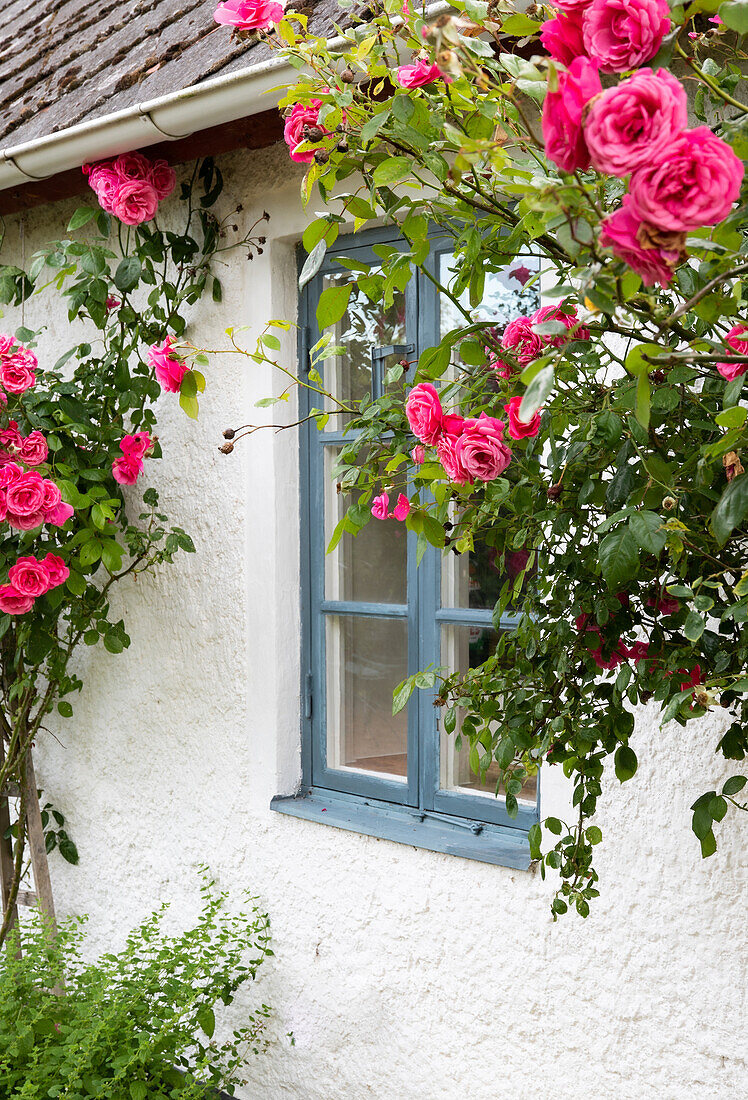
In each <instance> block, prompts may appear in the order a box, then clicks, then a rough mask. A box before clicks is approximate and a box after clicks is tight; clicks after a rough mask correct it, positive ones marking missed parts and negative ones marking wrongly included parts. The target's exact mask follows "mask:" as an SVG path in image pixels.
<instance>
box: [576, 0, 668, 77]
mask: <svg viewBox="0 0 748 1100" xmlns="http://www.w3.org/2000/svg"><path fill="white" fill-rule="evenodd" d="M582 30H583V34H584V45H585V48H586V50H587V53H588V54H589V56H590V57H591V58H592V60H593V61H595V62H597V64H598V65H599V66H600V68H601V69H602V70H603V72H606V73H625V72H627V71H628V70H629V69H636V68H638V66H639V65H642V64H643V63H644V62H645V61H650V60H651V59H652V58H653V57H654V55H655V54H656V53H657V51H658V50H659V48H660V44H661V42H662V40H663V38H664V37H665V35H666V34H667V32H668V31H669V30H670V8H669V6H668V2H667V0H592V3H591V4H590V5H589V7H588V8H587V9H586V11H585V13H584V20H583V23H582Z"/></svg>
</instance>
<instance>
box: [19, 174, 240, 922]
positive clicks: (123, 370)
mask: <svg viewBox="0 0 748 1100" xmlns="http://www.w3.org/2000/svg"><path fill="white" fill-rule="evenodd" d="M114 167H115V168H116V169H117V172H118V173H119V175H118V176H117V178H118V179H119V181H120V182H119V183H118V185H117V186H118V187H120V189H122V188H124V189H125V191H126V195H127V196H129V198H128V200H127V202H125V200H124V199H122V201H121V203H120V205H119V206H118V205H117V203H116V202H115V203H114V204H112V203H111V202H110V201H109V199H108V198H106V196H104V195H103V193H101V194H100V193H99V192H98V191H97V196H98V197H99V199H100V200H102V199H103V202H102V203H101V206H100V207H98V206H82V207H80V208H79V209H77V210H76V211H75V212H74V214H73V215H72V218H71V220H70V223H69V225H68V227H67V230H68V231H67V236H66V237H65V238H63V239H61V240H58V241H53V242H51V243H50V244H49V245H47V246H46V247H45V248H43V249H42V250H41V251H39V252H38V253H37V254H36V255H35V256H34V257H33V258H32V261H31V264H30V267H29V270H28V271H24V270H22V269H20V268H18V267H15V266H9V265H4V266H1V267H0V300H1V301H2V302H3V303H4V304H6V305H7V304H11V305H15V306H19V305H23V307H24V312H25V318H26V323H25V324H24V326H23V327H22V328H19V329H17V330H16V332H15V333H13V334H7V335H2V336H0V390H2V393H0V748H1V749H2V751H1V752H0V789H2V788H3V787H4V786H5V785H6V783H8V782H9V781H12V782H15V783H16V784H18V786H19V787H20V789H21V798H20V802H18V803H16V805H17V808H18V811H19V812H18V818H17V820H22V819H23V815H24V810H25V796H24V794H23V792H24V790H25V779H26V772H27V766H28V765H27V759H28V757H27V754H28V752H29V750H30V747H31V745H32V744H33V742H34V740H35V739H36V738H37V737H38V736H39V735H40V733H41V731H43V730H44V729H45V721H47V722H48V721H49V718H48V716H49V714H50V713H51V712H52V711H53V710H56V711H57V713H58V714H59V715H60V716H61V717H63V718H70V717H71V716H72V714H73V706H72V703H71V698H72V697H73V696H74V695H75V693H76V692H78V691H80V690H81V688H82V686H83V684H82V681H81V679H80V676H79V671H80V668H81V665H80V662H77V663H76V664H75V665H74V666H73V665H72V664H71V658H72V657H73V655H74V653H75V651H76V649H77V648H78V647H79V646H80V645H81V644H85V645H87V646H93V645H96V644H97V643H99V642H103V644H104V646H105V648H106V649H107V650H108V651H109V652H110V653H113V654H116V653H121V652H122V651H123V649H125V648H126V647H127V646H129V645H130V638H129V637H128V634H127V631H126V628H125V624H124V621H123V620H122V619H121V618H119V617H118V615H117V614H116V613H115V612H114V611H113V609H112V607H111V605H110V595H111V589H112V587H113V586H114V585H115V584H117V583H118V582H120V581H121V580H123V579H124V578H125V577H128V576H130V575H136V576H137V575H139V574H141V573H143V572H145V571H148V570H152V569H154V568H155V567H157V566H159V565H162V564H165V563H171V562H173V561H174V559H175V556H176V555H177V553H178V552H179V551H180V550H182V551H187V552H188V553H192V552H193V551H194V546H193V543H192V539H191V538H190V536H189V535H188V534H187V533H186V532H185V531H184V530H182V528H181V527H178V526H174V525H169V519H168V516H167V515H165V514H164V512H163V511H162V510H161V508H160V506H159V500H158V493H157V492H156V490H155V489H154V488H144V486H143V484H142V482H141V483H140V484H137V483H138V481H139V478H141V476H142V475H143V473H144V470H145V465H146V463H148V464H150V463H152V462H154V461H155V460H158V459H160V458H161V457H162V451H161V445H160V443H159V441H158V437H157V435H156V434H155V427H156V411H155V408H154V403H155V402H156V400H157V399H158V398H159V397H160V396H161V394H162V390H163V391H168V392H169V393H176V392H177V391H179V396H178V397H176V398H168V399H169V400H178V401H179V402H180V404H181V405H182V407H183V408H184V410H185V411H186V412H187V413H188V414H189V415H191V416H196V415H197V393H198V391H200V390H201V389H202V388H203V386H204V381H203V378H202V375H201V374H200V373H199V372H198V371H197V370H195V369H193V367H192V366H191V365H190V364H193V365H194V363H195V361H196V354H195V352H194V349H190V346H189V345H187V344H186V343H185V342H184V337H183V334H184V330H185V325H186V321H187V316H188V311H189V308H190V306H192V305H193V304H194V303H196V302H197V301H198V300H199V299H200V297H201V295H202V294H203V293H204V292H205V291H206V289H208V290H212V293H213V298H214V299H215V300H220V284H219V283H218V281H217V280H216V278H215V276H214V275H213V271H212V262H213V259H214V257H215V255H216V253H218V252H220V251H223V250H224V249H225V248H227V247H231V246H233V245H238V244H241V245H245V246H246V247H249V248H250V249H251V248H252V247H253V243H252V240H251V239H248V238H245V239H244V240H237V239H236V237H237V235H236V234H233V231H232V229H231V227H230V226H227V225H225V224H223V223H222V222H221V221H219V219H218V218H217V217H216V216H215V214H214V213H213V211H212V209H211V208H212V207H213V205H214V204H215V202H216V200H217V198H218V196H219V194H220V192H221V187H222V182H221V177H220V173H219V172H218V171H217V169H215V167H214V166H213V164H212V162H210V161H205V162H203V163H202V164H201V165H198V166H197V167H196V168H195V171H194V174H193V177H192V179H191V180H190V181H189V182H188V183H186V184H184V185H183V186H182V189H181V195H180V198H179V201H177V199H176V198H174V199H172V200H170V205H171V218H170V223H169V224H174V225H175V226H177V227H178V228H175V229H171V228H166V227H165V226H164V227H162V226H161V225H159V223H158V222H157V221H156V220H154V219H153V216H152V215H153V213H155V210H156V207H157V203H155V202H154V203H152V204H151V206H152V207H153V209H152V210H151V215H150V216H149V217H148V218H147V219H146V220H143V219H140V220H139V222H138V224H137V227H135V226H134V225H130V224H129V222H131V221H132V218H133V216H134V215H133V205H132V202H131V199H132V195H133V194H134V193H135V191H136V190H137V188H138V187H140V190H141V193H143V194H145V195H146V197H148V196H149V189H150V190H153V186H154V182H155V183H156V184H158V186H159V188H160V190H159V195H160V196H161V197H165V196H166V194H167V193H168V192H169V191H170V190H171V189H172V188H173V187H174V182H175V181H174V178H173V172H172V170H171V169H169V168H168V167H167V166H165V164H164V162H155V164H154V165H150V162H148V161H147V159H146V158H145V157H142V156H141V155H140V154H133V155H132V156H128V157H121V158H118V160H117V162H116V163H115V165H114ZM85 171H86V174H87V175H88V177H89V181H90V180H91V178H92V177H93V180H94V181H96V179H97V178H98V179H99V181H101V179H102V178H103V177H102V172H103V173H105V174H106V173H107V172H110V171H114V169H113V168H112V167H111V166H109V165H103V166H96V165H94V166H88V165H87V166H86V167H85ZM128 173H129V175H128ZM138 173H140V176H139V177H138ZM123 181H124V182H123ZM94 190H96V189H95V188H94ZM120 198H122V196H120ZM146 205H147V204H146ZM104 207H106V208H107V209H105V208H104ZM116 209H119V210H120V213H121V214H125V215H126V217H125V218H124V219H117V218H115V217H114V213H113V212H114V211H115V210H116ZM149 209H150V207H149ZM110 210H111V211H112V212H109V211H110ZM142 212H143V210H142V209H141V213H142ZM145 212H146V213H147V212H148V211H147V210H146V211H145ZM229 234H233V239H232V237H230V236H229ZM50 296H56V297H58V298H61V299H62V301H63V302H64V303H65V304H66V306H67V314H68V319H69V321H70V326H71V341H70V346H69V347H67V348H66V349H65V348H60V349H59V355H58V357H57V358H56V361H54V360H53V361H50V358H49V355H48V353H44V354H43V353H42V352H41V351H39V355H38V357H37V354H36V352H35V351H34V350H33V348H34V347H35V346H36V343H37V340H38V338H40V337H42V338H43V337H44V333H45V329H46V322H45V315H46V314H47V313H48V312H49V306H48V302H49V298H50ZM81 322H83V323H82V324H81ZM28 326H34V327H28ZM75 329H77V330H78V334H77V338H76V334H75V332H74V330H75ZM82 337H83V339H81V338H82ZM48 344H49V338H48V337H47V338H46V341H45V346H48ZM197 358H198V359H199V357H197ZM202 361H203V360H200V362H202ZM198 365H199V363H198ZM164 400H167V396H165V397H164ZM123 487H124V488H123ZM45 814H46V817H47V819H49V814H48V813H47V812H46V809H45ZM55 820H56V821H58V823H60V822H62V820H63V819H62V816H61V815H59V813H55ZM24 833H25V830H24V829H19V828H18V827H17V822H16V823H14V824H13V826H12V838H11V845H12V858H13V863H14V867H15V875H14V881H13V884H12V889H11V904H9V905H8V906H7V909H6V914H5V920H4V921H3V924H2V927H0V943H1V942H2V940H3V938H4V937H5V935H6V933H7V931H8V927H9V924H10V919H11V909H12V902H13V900H14V899H15V896H16V893H17V890H18V887H19V884H20V880H21V875H22V871H23V869H24V866H25V856H24V850H25V839H26V838H25V835H24ZM50 836H51V837H52V840H53V841H56V835H53V834H52V833H51V832H49V831H48V840H47V844H48V848H49V847H51V846H53V845H52V844H51V842H50ZM63 839H64V840H65V841H66V844H65V845H64V846H63V844H60V850H61V851H62V853H63V855H65V853H66V852H67V853H68V855H67V857H66V858H72V859H73V861H75V859H77V856H76V855H75V849H74V846H72V844H71V843H67V842H68V839H69V838H67V835H66V834H65V835H64V837H63ZM6 841H7V838H0V842H2V843H6Z"/></svg>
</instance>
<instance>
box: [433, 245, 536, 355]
mask: <svg viewBox="0 0 748 1100" xmlns="http://www.w3.org/2000/svg"><path fill="white" fill-rule="evenodd" d="M452 263H453V256H452V254H451V253H449V252H443V253H441V255H440V256H439V281H440V282H441V283H442V285H445V286H449V284H450V283H451V282H452V281H453V278H454V272H453V271H452V270H451V267H452ZM539 270H540V257H539V256H532V255H530V254H529V253H527V254H525V253H522V254H520V255H519V256H516V257H514V258H513V259H512V260H511V261H510V262H509V263H508V264H507V266H506V267H505V268H504V269H503V270H502V271H492V272H488V273H487V274H486V283H485V289H484V292H483V301H482V302H481V304H480V305H479V306H478V307H477V308H476V309H472V308H471V306H470V298H469V294H468V291H467V290H466V291H464V292H463V294H462V295H461V296H460V303H461V304H462V305H463V306H464V308H465V309H467V310H469V311H470V313H471V314H472V316H473V317H474V318H475V320H476V321H490V322H491V323H492V324H495V325H496V327H497V328H498V329H499V331H500V332H501V331H502V330H503V329H504V328H505V326H506V325H508V324H509V322H510V321H511V320H513V319H514V318H515V317H518V316H520V315H522V314H528V313H534V312H535V310H536V309H539V308H540V287H539V285H538V279H537V278H533V276H537V273H538V272H539ZM528 280H529V281H528ZM440 306H441V316H440V336H442V337H443V336H445V335H446V334H447V333H448V332H451V331H452V329H455V328H459V327H460V325H463V324H464V323H465V318H464V317H463V315H462V314H461V313H460V312H459V311H458V310H457V308H456V306H455V305H454V304H453V303H452V302H451V301H450V300H449V298H445V297H444V296H442V298H441V302H440Z"/></svg>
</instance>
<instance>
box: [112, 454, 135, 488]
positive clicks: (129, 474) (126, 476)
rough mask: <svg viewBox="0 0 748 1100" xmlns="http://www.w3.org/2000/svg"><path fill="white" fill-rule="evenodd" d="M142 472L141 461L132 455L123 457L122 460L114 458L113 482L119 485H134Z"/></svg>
mask: <svg viewBox="0 0 748 1100" xmlns="http://www.w3.org/2000/svg"><path fill="white" fill-rule="evenodd" d="M142 472H143V462H142V459H140V458H136V457H135V456H134V455H123V456H122V458H115V460H114V462H113V463H112V474H113V475H114V480H115V481H118V482H119V484H120V485H134V484H135V482H136V481H137V480H138V477H139V476H140V474H142Z"/></svg>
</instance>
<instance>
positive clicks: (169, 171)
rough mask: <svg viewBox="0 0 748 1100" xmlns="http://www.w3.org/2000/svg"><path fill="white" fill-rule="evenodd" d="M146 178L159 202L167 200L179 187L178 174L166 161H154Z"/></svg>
mask: <svg viewBox="0 0 748 1100" xmlns="http://www.w3.org/2000/svg"><path fill="white" fill-rule="evenodd" d="M146 178H147V179H148V182H149V183H150V184H151V186H152V187H153V190H154V191H155V192H156V197H157V198H158V201H159V202H162V201H163V199H167V198H168V197H169V195H170V194H171V193H172V191H173V190H174V188H175V187H176V186H177V173H176V172H175V171H174V169H173V168H172V167H170V165H169V164H168V162H167V161H165V160H154V161H153V163H152V164H151V166H150V167H149V169H148V176H147V177H146Z"/></svg>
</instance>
